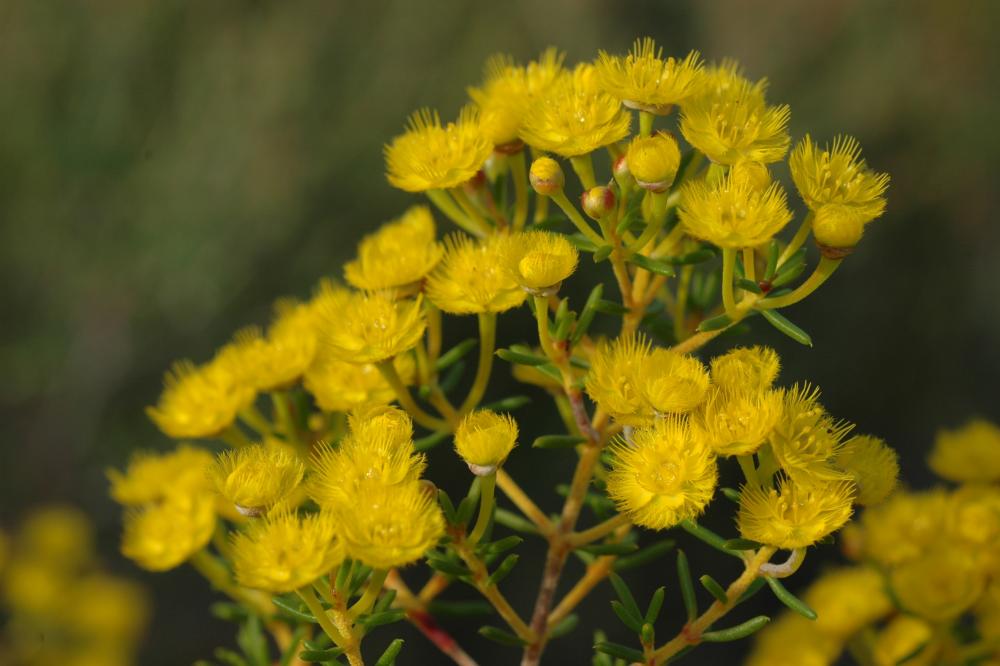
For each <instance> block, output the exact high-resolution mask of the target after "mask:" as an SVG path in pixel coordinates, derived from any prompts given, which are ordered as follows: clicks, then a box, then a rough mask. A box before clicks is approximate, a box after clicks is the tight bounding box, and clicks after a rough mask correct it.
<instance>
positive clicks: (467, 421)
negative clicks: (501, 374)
mask: <svg viewBox="0 0 1000 666" xmlns="http://www.w3.org/2000/svg"><path fill="white" fill-rule="evenodd" d="M516 444H517V422H516V421H514V419H513V418H511V417H510V416H509V415H508V414H497V413H496V412H492V411H490V410H488V409H480V410H477V411H475V412H472V413H471V414H469V415H468V416H466V417H465V418H464V419H462V422H461V423H460V424H459V425H458V429H456V430H455V450H456V451H458V455H460V456H461V457H462V460H464V461H465V463H466V464H467V465H469V468H470V469H472V470H473V472H474V473H476V472H477V470H482V471H484V472H486V473H489V471H494V470H495V469H496V467H497V466H499V465H501V464H503V461H504V460H506V459H507V456H508V455H509V454H510V452H511V450H512V449H513V448H514V446H515V445H516ZM486 468H489V469H486Z"/></svg>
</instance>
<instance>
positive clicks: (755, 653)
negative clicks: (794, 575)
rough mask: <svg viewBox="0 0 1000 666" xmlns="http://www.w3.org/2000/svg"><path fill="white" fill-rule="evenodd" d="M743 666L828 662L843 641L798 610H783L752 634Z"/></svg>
mask: <svg viewBox="0 0 1000 666" xmlns="http://www.w3.org/2000/svg"><path fill="white" fill-rule="evenodd" d="M754 641H755V642H754V647H753V650H752V651H751V653H750V657H749V658H748V659H747V661H746V662H745V666H831V664H833V663H834V662H835V661H836V660H837V657H838V656H839V655H840V652H841V650H842V649H843V645H842V644H841V642H840V641H838V640H837V639H836V638H834V637H832V636H827V635H826V634H824V633H823V632H821V631H820V630H819V629H818V628H817V627H816V623H815V622H813V621H810V620H807V619H806V618H804V617H802V616H801V615H799V614H797V613H784V614H782V615H781V616H779V617H778V618H777V619H776V620H775V621H773V622H771V623H770V624H768V625H767V626H766V627H764V629H762V630H761V631H759V632H757V634H756V635H755V636H754Z"/></svg>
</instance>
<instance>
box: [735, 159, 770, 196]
mask: <svg viewBox="0 0 1000 666" xmlns="http://www.w3.org/2000/svg"><path fill="white" fill-rule="evenodd" d="M729 177H730V178H732V179H733V182H734V183H736V184H739V185H748V186H749V187H750V188H752V189H755V190H757V191H758V192H763V191H764V190H766V189H767V186H768V185H770V184H771V171H770V169H768V168H767V165H766V164H761V163H760V162H740V163H739V164H734V165H733V166H731V167H730V168H729Z"/></svg>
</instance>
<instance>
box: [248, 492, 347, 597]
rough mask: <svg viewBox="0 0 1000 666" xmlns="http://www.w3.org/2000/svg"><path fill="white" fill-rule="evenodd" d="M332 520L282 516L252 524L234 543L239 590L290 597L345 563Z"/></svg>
mask: <svg viewBox="0 0 1000 666" xmlns="http://www.w3.org/2000/svg"><path fill="white" fill-rule="evenodd" d="M338 531H339V530H338V525H337V521H336V519H335V518H334V516H333V515H331V514H329V513H326V512H324V511H321V512H319V513H314V514H311V515H308V516H298V515H296V514H294V513H287V512H280V513H275V514H271V515H270V516H268V517H267V518H265V519H261V520H258V521H255V522H253V523H251V524H250V525H249V526H248V527H247V529H246V531H244V532H237V533H236V534H235V535H234V536H233V539H232V547H233V570H234V572H235V574H236V580H237V582H238V583H239V584H240V585H244V586H246V587H251V588H255V589H259V590H266V591H268V592H276V593H283V592H291V591H292V590H297V589H299V588H301V587H303V586H305V585H308V584H309V583H311V582H313V581H314V580H316V579H317V578H319V577H321V576H323V575H324V574H326V573H327V572H329V571H330V570H332V569H333V568H334V567H335V566H337V565H338V564H340V563H341V562H342V561H343V560H344V545H343V543H342V541H341V539H340V535H339V534H338Z"/></svg>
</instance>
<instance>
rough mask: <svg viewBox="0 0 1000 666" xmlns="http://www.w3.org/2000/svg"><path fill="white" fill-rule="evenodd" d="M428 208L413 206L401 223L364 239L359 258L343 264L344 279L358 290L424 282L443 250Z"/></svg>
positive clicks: (404, 285)
mask: <svg viewBox="0 0 1000 666" xmlns="http://www.w3.org/2000/svg"><path fill="white" fill-rule="evenodd" d="M434 233H435V230H434V218H433V217H431V211H430V209H429V208H427V206H412V207H411V208H410V209H409V210H407V211H406V212H405V213H403V216H402V217H400V218H399V219H398V220H394V221H393V222H390V223H388V224H385V225H383V226H382V227H381V228H380V229H379V230H378V231H376V232H375V233H373V234H370V235H368V236H365V237H364V239H362V241H361V244H360V245H359V246H358V256H357V258H356V259H353V260H351V261H349V262H347V263H346V264H345V265H344V278H345V279H346V280H347V281H348V282H350V283H351V284H352V285H354V286H355V287H357V288H358V289H367V290H381V289H399V288H404V287H409V286H411V285H413V284H414V283H417V282H419V281H420V280H422V279H424V278H425V277H426V276H427V274H428V273H430V272H431V270H433V269H434V266H436V265H437V262H438V261H439V260H440V259H441V255H442V254H443V252H444V249H443V248H442V247H441V244H440V243H438V242H436V241H435V239H434Z"/></svg>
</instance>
